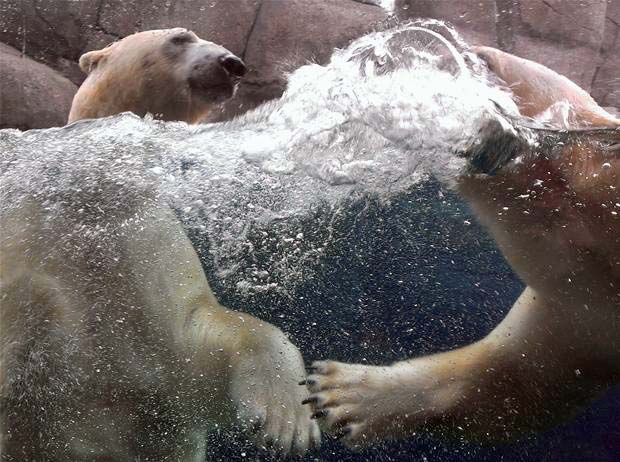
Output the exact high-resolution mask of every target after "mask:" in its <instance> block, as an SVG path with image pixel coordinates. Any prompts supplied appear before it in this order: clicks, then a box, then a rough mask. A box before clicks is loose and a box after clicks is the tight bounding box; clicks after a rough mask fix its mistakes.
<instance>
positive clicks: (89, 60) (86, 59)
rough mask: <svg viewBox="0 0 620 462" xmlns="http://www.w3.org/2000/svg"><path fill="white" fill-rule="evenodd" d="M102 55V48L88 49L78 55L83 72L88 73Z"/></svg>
mask: <svg viewBox="0 0 620 462" xmlns="http://www.w3.org/2000/svg"><path fill="white" fill-rule="evenodd" d="M102 57H103V53H102V50H95V51H89V52H88V53H84V54H83V55H82V56H80V69H82V72H84V73H85V74H90V73H91V72H92V70H93V69H94V68H96V67H97V64H98V63H99V61H100V60H101V58H102Z"/></svg>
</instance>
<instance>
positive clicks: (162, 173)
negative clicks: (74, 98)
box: [0, 21, 518, 293]
mask: <svg viewBox="0 0 620 462" xmlns="http://www.w3.org/2000/svg"><path fill="white" fill-rule="evenodd" d="M429 27H430V28H431V29H434V30H438V29H443V31H442V32H443V35H446V36H448V38H450V39H451V40H446V39H445V38H443V36H440V35H439V34H437V33H436V32H434V30H431V29H428V28H429ZM452 43H455V44H456V47H455V45H452ZM457 48H459V49H460V50H461V52H462V54H461V53H459V52H458V51H457ZM498 106H499V107H501V112H502V113H503V114H511V115H514V116H517V114H518V111H517V109H516V107H515V105H514V103H513V102H512V100H511V99H510V97H509V95H507V94H506V93H504V92H503V91H502V90H500V89H498V88H495V87H493V86H492V85H490V84H489V83H488V81H487V79H486V77H485V75H484V72H483V70H482V66H480V65H479V63H478V62H477V60H476V57H475V55H473V54H471V53H468V52H467V48H466V46H465V45H464V43H463V42H462V41H460V39H459V38H458V36H456V35H455V33H454V32H453V31H450V30H448V29H447V28H445V26H443V25H441V23H439V22H436V21H427V22H425V23H410V24H407V25H403V26H400V27H397V28H395V29H392V30H389V31H385V32H377V33H373V34H370V35H367V36H365V37H363V38H361V39H359V40H357V41H356V42H354V43H353V44H352V45H350V46H349V47H348V48H346V49H344V50H340V51H336V52H335V53H334V55H333V56H332V58H331V61H330V62H329V64H327V65H325V66H320V65H317V64H310V65H307V66H304V67H302V68H300V69H298V70H297V71H295V72H294V73H293V74H292V75H291V76H290V78H289V83H288V88H287V90H286V92H285V94H284V95H283V97H282V98H281V99H279V100H277V101H272V102H269V103H266V104H264V105H263V106H261V107H259V108H258V109H256V110H254V111H252V112H250V113H247V114H245V115H244V116H241V117H239V118H237V119H235V120H233V121H230V122H224V123H219V124H211V125H202V126H188V125H186V124H184V123H163V122H159V121H155V120H152V119H148V118H147V119H139V118H138V117H136V116H134V115H131V114H122V115H119V116H115V117H110V118H106V119H100V120H89V121H80V122H77V123H74V124H72V125H70V126H67V127H63V128H54V129H48V130H33V131H29V132H24V133H22V132H19V131H17V130H4V131H1V132H0V152H1V154H2V158H1V165H0V169H1V174H2V189H1V192H0V212H1V214H2V215H4V214H6V213H10V211H11V210H12V209H14V208H17V207H20V206H22V205H23V203H24V201H25V200H26V199H31V198H34V199H36V200H38V201H42V203H43V204H44V207H45V211H46V214H47V219H48V220H55V219H60V218H61V217H63V216H65V215H67V214H68V212H70V214H73V215H75V214H77V215H78V216H82V217H88V219H89V220H90V221H91V222H94V223H95V225H94V226H92V227H90V228H89V231H88V232H90V233H94V234H99V235H100V236H104V235H105V234H106V233H107V232H108V230H109V228H108V225H109V224H110V223H112V222H114V221H115V220H118V219H122V218H123V217H124V214H130V213H131V210H132V206H131V204H139V203H141V202H144V201H148V200H151V199H152V198H158V199H160V200H163V201H165V202H167V203H168V204H170V205H171V206H172V207H173V208H174V209H175V211H176V212H177V214H178V215H179V216H180V218H181V219H182V221H183V223H184V224H185V226H186V227H187V229H188V230H189V232H190V233H191V234H192V235H193V236H196V235H198V236H199V239H203V240H207V241H208V247H209V257H210V258H211V259H212V260H213V262H214V265H215V267H216V271H217V272H218V275H219V276H220V277H222V278H227V277H231V278H235V280H236V281H237V288H238V289H239V290H240V291H241V292H243V291H245V292H247V293H250V292H252V291H265V290H286V285H287V284H295V283H296V282H298V281H301V280H303V279H304V278H305V277H307V276H308V272H309V271H311V268H312V265H313V263H314V262H316V261H317V260H318V259H319V258H320V256H321V255H322V252H323V251H324V249H325V246H328V245H330V242H329V241H327V242H310V241H307V239H306V238H305V236H304V227H303V222H304V220H307V219H309V217H312V216H313V214H315V213H316V211H317V210H319V209H322V210H324V211H325V213H323V215H322V216H323V217H324V218H323V219H325V220H328V221H329V220H330V219H333V217H334V216H335V215H337V214H338V213H339V212H340V211H341V209H342V208H343V207H346V203H347V200H350V199H351V198H352V197H358V196H363V195H365V194H366V195H368V194H372V195H376V196H379V197H385V198H389V197H390V195H393V194H398V193H402V192H403V191H406V190H408V189H409V188H414V187H416V185H418V184H420V182H422V181H424V180H425V179H426V178H427V176H428V175H429V174H432V175H434V176H437V177H439V178H440V179H442V180H444V181H447V182H450V181H453V180H454V179H455V178H456V177H457V176H458V175H459V174H461V173H462V172H463V169H464V168H465V166H466V160H465V159H464V158H462V157H459V156H458V155H456V154H457V153H459V152H464V151H466V150H467V149H468V148H469V147H470V146H472V145H473V144H474V143H475V142H476V139H477V138H478V137H479V133H480V131H481V129H482V128H483V127H484V126H486V125H488V123H489V121H501V123H502V124H507V121H506V120H505V119H504V118H503V115H502V114H500V111H498ZM84 220H86V218H84ZM84 220H82V221H80V220H77V221H76V222H72V223H73V224H70V225H69V228H67V233H68V234H83V233H85V232H86V231H85V229H86V228H85V227H84ZM327 226H329V224H328V225H327ZM250 234H252V235H253V236H254V238H253V239H249V238H248V236H249V235H250ZM256 236H259V238H258V239H259V240H261V239H262V241H263V242H264V243H271V244H273V246H274V247H275V248H277V249H279V251H278V252H275V253H274V256H273V258H271V260H270V261H269V262H268V265H269V266H268V267H261V266H260V265H247V260H248V259H247V256H248V255H250V256H251V255H252V253H253V252H254V251H255V247H256ZM250 260H251V258H250Z"/></svg>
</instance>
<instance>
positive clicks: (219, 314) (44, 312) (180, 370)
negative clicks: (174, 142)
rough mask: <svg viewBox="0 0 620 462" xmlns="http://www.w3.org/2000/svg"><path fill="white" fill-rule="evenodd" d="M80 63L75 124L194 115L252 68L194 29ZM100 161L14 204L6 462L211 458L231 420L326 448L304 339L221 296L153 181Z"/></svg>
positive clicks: (272, 441) (3, 381)
mask: <svg viewBox="0 0 620 462" xmlns="http://www.w3.org/2000/svg"><path fill="white" fill-rule="evenodd" d="M80 64H81V66H82V68H84V69H85V70H86V71H88V72H89V76H88V78H87V79H86V81H85V83H84V85H83V86H82V87H81V89H80V90H79V91H78V93H77V95H76V96H75V100H74V105H73V108H72V110H71V116H70V120H71V121H74V120H78V119H81V118H85V117H99V116H104V115H111V114H115V113H117V112H120V111H127V110H132V111H135V112H137V113H140V114H144V113H146V112H151V113H154V114H156V115H157V116H159V117H161V118H163V119H166V120H172V119H174V120H184V121H188V122H193V121H195V120H198V119H200V118H201V117H202V116H204V114H205V112H206V111H208V109H209V108H210V107H211V106H212V105H213V104H214V103H217V102H220V101H223V100H224V99H226V98H227V97H229V96H231V95H232V93H233V89H234V86H235V81H236V78H237V77H238V76H240V75H242V74H243V73H244V71H245V67H244V65H243V63H242V61H241V60H240V59H239V58H237V57H236V56H234V55H232V54H231V53H230V52H228V51H227V50H225V49H224V48H222V47H219V46H217V45H215V44H212V43H210V42H206V41H204V40H200V39H198V37H196V35H194V34H193V33H191V32H188V31H186V30H183V29H172V30H163V31H148V32H142V33H138V34H135V35H132V36H130V37H127V38H125V39H123V40H121V41H120V42H118V43H115V44H113V45H111V46H109V47H108V48H105V49H103V50H100V51H94V52H90V53H87V54H86V55H84V56H83V57H82V59H81V60H80ZM46 168H47V167H46ZM51 168H53V166H51ZM89 172H90V171H88V170H86V172H85V173H79V170H78V173H79V174H83V175H86V176H85V177H84V178H82V177H80V176H78V177H77V178H76V179H75V180H76V184H77V185H79V186H80V187H76V188H73V187H71V186H70V185H69V187H68V189H67V185H65V186H64V189H63V188H58V189H57V190H56V189H55V188H51V189H49V188H48V189H46V191H47V192H46V193H45V194H44V196H45V197H40V195H37V194H36V193H31V192H29V193H28V196H27V197H19V200H16V201H15V204H12V205H11V204H6V203H5V204H4V205H5V206H4V207H2V217H1V223H0V261H1V262H2V267H1V270H0V283H1V290H2V293H1V297H2V298H1V304H2V309H1V310H0V329H1V333H2V336H1V337H0V455H1V457H2V460H3V461H39V460H46V461H67V460H71V461H92V460H101V461H103V460H115V461H120V460H127V461H129V460H131V461H134V460H153V461H164V460H169V461H175V462H177V461H190V460H191V461H201V460H204V457H205V435H206V432H207V430H208V428H209V427H210V426H212V425H213V424H214V423H215V424H222V423H226V422H227V421H230V420H234V419H235V418H238V419H239V420H240V421H241V422H242V423H243V424H244V425H246V426H247V427H249V428H251V429H252V430H254V434H255V437H256V440H257V442H258V443H259V444H264V445H268V446H273V447H274V448H276V449H278V450H279V451H281V452H283V453H286V452H289V451H292V452H295V453H303V452H304V451H305V450H307V449H308V448H310V447H313V446H316V445H318V444H319V441H320V435H319V431H318V426H317V425H316V423H315V422H313V421H312V420H310V412H309V410H308V409H307V408H306V407H305V406H302V405H301V400H302V398H303V397H304V395H305V394H304V393H303V389H302V388H300V387H299V385H298V382H299V381H300V380H301V379H302V378H303V376H304V374H305V371H304V365H303V360H302V358H301V355H300V353H299V351H298V350H297V348H295V347H294V346H293V345H292V344H291V343H290V342H289V340H288V339H287V338H286V336H285V335H284V334H283V333H282V332H281V331H280V330H279V329H277V328H276V327H274V326H272V325H270V324H268V323H265V322H262V321H260V320H258V319H256V318H254V317H252V316H249V315H247V314H244V313H240V312H235V311H231V310H228V309H226V308H225V307H223V306H221V305H220V304H219V303H218V301H217V300H216V298H215V296H214V295H213V293H212V292H211V289H210V287H209V284H208V282H207V280H206V278H205V275H204V272H203V269H202V267H201V264H200V261H199V259H198V256H197V255H196V252H195V251H194V248H193V247H192V244H191V243H190V241H189V239H188V238H187V237H186V235H185V234H184V231H183V229H182V227H181V224H180V223H179V222H178V220H177V218H176V217H175V214H174V212H173V211H172V210H171V209H170V208H169V207H168V206H167V205H166V204H164V203H162V201H161V199H159V198H158V197H157V195H156V192H155V188H154V187H150V188H149V185H143V187H142V188H140V184H138V186H135V185H134V187H132V188H128V187H124V186H123V185H122V184H118V183H117V182H114V181H110V180H109V179H106V177H105V171H100V172H97V171H96V170H93V171H92V172H90V173H89ZM76 175H77V174H76ZM93 176H94V178H95V179H94V180H93ZM54 178H55V177H54V176H53V175H52V177H51V181H53V180H54ZM82 180H84V181H82ZM93 181H94V185H93V184H92V183H93ZM4 186H7V184H5V185H4ZM91 186H92V187H91ZM28 191H30V190H28ZM50 191H52V192H51V193H50ZM54 191H55V192H54Z"/></svg>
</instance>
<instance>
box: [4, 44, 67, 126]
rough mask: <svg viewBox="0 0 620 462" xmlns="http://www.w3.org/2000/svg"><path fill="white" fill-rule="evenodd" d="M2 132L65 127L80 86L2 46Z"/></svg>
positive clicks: (16, 51)
mask: <svg viewBox="0 0 620 462" xmlns="http://www.w3.org/2000/svg"><path fill="white" fill-rule="evenodd" d="M0 79H1V80H0V129H2V128H20V129H22V130H27V129H29V128H47V127H54V126H58V125H64V124H65V123H66V121H67V115H68V114H69V109H70V108H71V100H72V99H73V95H74V93H75V92H76V90H77V86H76V85H75V84H74V83H73V82H71V81H70V80H68V79H66V78H65V77H63V76H62V75H60V74H59V73H58V72H56V71H55V70H53V69H52V68H50V67H48V66H45V65H43V64H41V63H38V62H36V61H34V60H32V59H30V58H28V57H26V56H22V54H21V52H20V51H18V50H16V49H15V48H11V47H9V46H7V45H4V44H2V43H0Z"/></svg>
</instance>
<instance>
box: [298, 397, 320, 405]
mask: <svg viewBox="0 0 620 462" xmlns="http://www.w3.org/2000/svg"><path fill="white" fill-rule="evenodd" d="M318 400H319V398H318V397H316V396H310V397H309V398H306V399H304V400H303V401H302V402H301V404H311V403H312V404H315V403H316V402H317V401H318Z"/></svg>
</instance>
